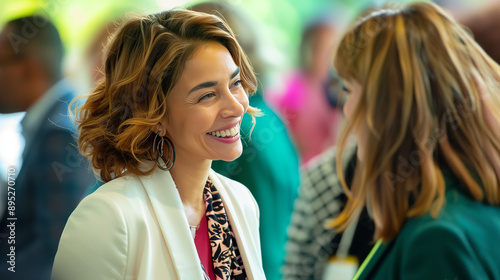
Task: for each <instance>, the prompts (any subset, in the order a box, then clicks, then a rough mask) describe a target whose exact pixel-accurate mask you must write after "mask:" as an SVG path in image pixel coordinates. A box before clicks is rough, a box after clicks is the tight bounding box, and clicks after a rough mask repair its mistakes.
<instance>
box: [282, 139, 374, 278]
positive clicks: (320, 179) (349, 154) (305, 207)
mask: <svg viewBox="0 0 500 280" xmlns="http://www.w3.org/2000/svg"><path fill="white" fill-rule="evenodd" d="M337 154H338V152H337V151H336V148H335V147H332V148H330V149H328V150H326V151H325V152H323V153H321V154H320V155H319V156H317V157H315V158H313V159H312V160H310V161H309V163H308V164H307V165H305V166H304V167H303V171H302V176H301V178H302V179H301V184H300V188H299V197H298V198H297V200H296V201H295V205H294V209H293V214H292V219H291V222H290V226H289V228H288V240H287V243H286V255H285V264H284V266H283V274H284V278H283V279H285V280H344V279H352V277H353V276H354V274H355V273H356V270H357V268H358V267H359V265H360V264H361V263H362V262H363V260H364V259H365V258H366V256H367V255H368V253H369V252H370V250H371V248H372V246H373V242H372V237H373V233H374V225H373V221H372V220H371V218H370V216H369V214H368V212H367V211H366V209H363V212H362V213H361V216H360V217H359V219H358V220H357V221H354V222H353V223H352V225H351V227H350V228H349V229H348V230H346V231H345V232H341V233H338V232H335V231H333V230H331V229H330V228H328V227H326V226H325V225H326V223H327V222H328V221H330V220H331V219H333V218H335V217H337V216H338V215H339V214H340V213H341V212H342V210H343V209H344V208H345V204H346V202H347V196H346V194H345V193H344V190H343V188H342V186H341V184H340V181H339V175H338V174H337V168H336V156H337ZM343 154H344V158H343V159H342V160H343V162H344V163H345V165H344V166H345V167H344V169H343V171H344V177H345V178H346V181H347V182H348V183H350V182H352V179H353V176H354V170H355V168H356V151H355V147H354V146H350V147H348V148H346V150H345V151H344V153H343Z"/></svg>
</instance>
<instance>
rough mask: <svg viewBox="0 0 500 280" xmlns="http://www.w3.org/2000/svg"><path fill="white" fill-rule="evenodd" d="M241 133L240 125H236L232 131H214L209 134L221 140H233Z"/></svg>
mask: <svg viewBox="0 0 500 280" xmlns="http://www.w3.org/2000/svg"><path fill="white" fill-rule="evenodd" d="M239 132H240V125H239V124H236V125H235V126H234V127H232V128H230V129H224V130H217V131H212V132H208V133H207V134H210V135H212V136H215V137H219V138H232V137H235V136H236V135H238V134H239Z"/></svg>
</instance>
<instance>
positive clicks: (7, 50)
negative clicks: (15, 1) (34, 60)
mask: <svg viewBox="0 0 500 280" xmlns="http://www.w3.org/2000/svg"><path fill="white" fill-rule="evenodd" d="M11 32H12V28H10V27H9V26H8V25H7V26H6V27H5V28H4V29H3V30H2V32H1V33H0V113H2V114H6V113H15V112H20V111H24V110H26V109H27V108H24V106H23V104H22V102H21V100H22V98H19V97H20V95H22V94H23V93H22V91H21V85H22V84H23V82H25V81H23V74H24V71H25V67H24V63H23V61H24V60H23V57H22V56H20V55H16V53H15V51H14V47H13V45H12V43H11V42H10V39H9V34H11Z"/></svg>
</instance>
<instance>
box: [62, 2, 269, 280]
mask: <svg viewBox="0 0 500 280" xmlns="http://www.w3.org/2000/svg"><path fill="white" fill-rule="evenodd" d="M104 75H105V77H104V79H103V80H102V81H101V82H100V83H99V84H98V86H97V87H96V89H95V90H94V91H93V92H92V93H91V94H90V95H88V96H87V99H86V101H85V103H84V104H83V105H82V106H81V107H79V108H78V109H77V110H76V114H75V115H76V120H77V123H78V124H79V132H80V136H79V139H78V143H79V148H80V150H81V152H82V153H83V154H85V155H86V156H87V157H89V159H90V160H91V162H92V165H93V168H94V170H95V171H96V172H98V174H99V175H100V178H101V179H102V180H103V181H105V182H106V183H105V184H104V185H102V186H101V187H100V188H99V189H98V190H97V191H95V192H94V193H93V194H91V195H89V196H88V197H86V198H85V199H84V200H83V201H82V202H81V203H80V205H79V206H78V207H77V209H76V210H75V211H74V212H73V214H72V215H71V217H70V218H69V220H68V223H67V224H66V227H65V229H64V233H63V235H62V238H61V241H60V244H59V248H58V252H57V255H56V259H55V263H54V268H53V278H54V279H93V280H95V279H106V280H108V279H188V280H192V279H212V280H215V279H259V280H260V279H265V276H264V273H263V270H262V261H261V253H260V241H259V235H258V232H259V225H258V218H259V217H258V216H259V212H258V208H257V204H256V203H255V200H254V199H253V197H252V195H251V194H250V192H249V191H248V189H246V188H245V187H244V186H243V185H241V184H239V183H237V182H235V181H232V180H230V179H228V178H225V177H223V176H221V175H219V174H217V173H215V172H214V171H212V170H211V168H210V166H211V163H212V161H213V160H225V161H231V160H234V159H236V158H237V157H238V156H240V154H241V153H242V144H241V140H240V123H241V120H242V117H243V115H244V114H245V113H249V114H251V115H252V116H255V115H257V114H258V113H259V111H258V110H257V109H255V108H252V107H250V106H249V105H248V95H249V94H250V93H253V92H254V91H255V89H256V83H257V81H256V79H255V76H254V74H253V72H252V68H251V66H250V64H249V62H248V61H247V58H246V56H245V54H244V53H243V51H242V49H241V48H240V46H239V45H238V43H237V41H236V39H235V37H234V35H233V33H232V31H231V30H230V29H229V27H228V26H227V25H226V23H224V22H223V21H222V20H221V19H219V18H218V17H216V16H213V15H208V14H204V13H197V12H193V11H187V10H183V9H176V10H170V11H166V12H162V13H159V14H153V15H148V16H141V17H137V18H134V19H131V20H129V21H128V22H126V23H125V24H124V25H123V26H122V27H121V28H120V29H119V30H118V31H117V33H116V34H115V35H114V38H112V40H111V41H110V43H109V46H108V49H107V52H106V58H105V70H104Z"/></svg>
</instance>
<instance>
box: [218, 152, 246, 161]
mask: <svg viewBox="0 0 500 280" xmlns="http://www.w3.org/2000/svg"><path fill="white" fill-rule="evenodd" d="M241 154H242V150H239V151H232V152H231V153H227V154H225V155H224V156H222V157H220V160H223V161H233V160H236V159H237V158H239V157H240V156H241Z"/></svg>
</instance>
